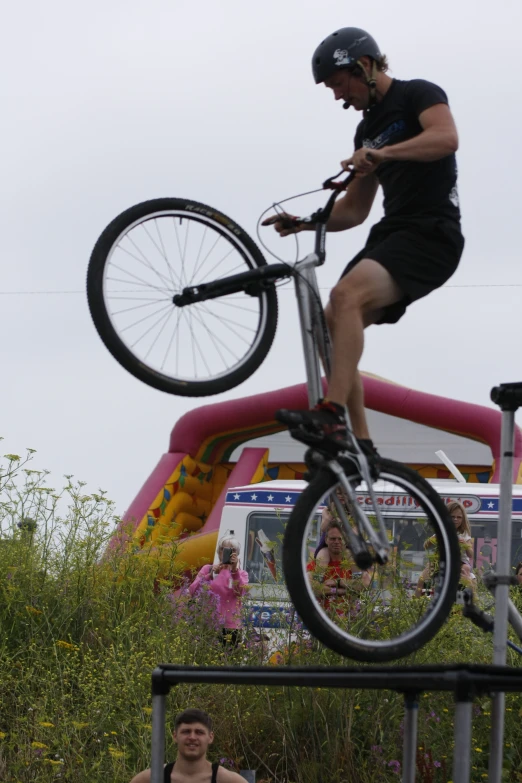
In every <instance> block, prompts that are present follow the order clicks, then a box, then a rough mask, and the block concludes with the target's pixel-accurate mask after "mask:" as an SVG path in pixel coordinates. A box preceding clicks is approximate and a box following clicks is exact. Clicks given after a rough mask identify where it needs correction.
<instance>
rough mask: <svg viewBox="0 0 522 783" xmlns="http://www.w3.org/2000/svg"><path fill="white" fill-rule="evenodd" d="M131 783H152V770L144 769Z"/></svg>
mask: <svg viewBox="0 0 522 783" xmlns="http://www.w3.org/2000/svg"><path fill="white" fill-rule="evenodd" d="M130 783H150V769H144V770H143V772H138V774H137V775H134V777H133V778H132V780H131V782H130Z"/></svg>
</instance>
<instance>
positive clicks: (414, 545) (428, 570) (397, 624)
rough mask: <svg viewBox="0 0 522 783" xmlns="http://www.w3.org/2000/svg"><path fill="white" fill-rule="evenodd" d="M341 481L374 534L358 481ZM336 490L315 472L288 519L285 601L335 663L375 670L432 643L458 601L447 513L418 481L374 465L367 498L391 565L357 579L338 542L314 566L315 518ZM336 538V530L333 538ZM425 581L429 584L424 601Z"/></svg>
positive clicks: (330, 479) (389, 466) (331, 480)
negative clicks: (380, 523) (349, 661)
mask: <svg viewBox="0 0 522 783" xmlns="http://www.w3.org/2000/svg"><path fill="white" fill-rule="evenodd" d="M347 478H348V480H349V481H350V483H351V485H352V487H354V489H356V490H357V502H358V503H359V505H360V507H361V508H362V510H363V511H364V513H365V514H366V516H367V518H368V520H369V521H370V523H371V524H372V526H374V527H376V519H375V515H374V513H373V512H374V509H373V505H372V501H371V498H370V496H369V493H368V489H367V486H366V485H365V484H364V483H363V482H362V480H361V478H360V476H359V475H357V474H355V475H350V476H347ZM338 488H339V482H338V479H337V478H336V477H335V476H334V474H333V473H331V472H330V471H328V470H327V469H323V470H321V471H320V472H318V473H317V474H316V476H315V477H314V478H313V479H312V481H311V483H310V484H309V485H308V487H307V488H306V489H305V491H304V492H303V493H302V495H301V496H300V498H299V500H298V502H297V503H296V505H295V507H294V510H293V512H292V514H291V517H290V520H289V522H288V525H287V529H286V532H285V538H284V544H283V566H284V573H285V579H286V584H287V587H288V591H289V593H290V596H291V598H292V601H293V603H294V605H295V608H296V610H297V612H298V614H299V615H300V617H301V619H302V621H303V623H304V624H305V626H306V627H307V628H308V629H309V631H310V632H311V633H312V634H313V635H314V636H315V637H316V638H317V639H319V641H321V642H322V643H323V644H325V645H326V646H327V647H330V649H332V650H334V651H335V652H337V653H340V654H341V655H344V656H346V657H348V658H353V659H355V660H357V661H368V662H375V663H377V662H385V661H390V660H393V659H396V658H400V657H402V656H404V655H408V654H409V653H411V652H413V651H415V650H417V649H418V648H419V647H422V645H424V644H425V643H426V642H427V641H429V640H430V639H431V638H432V637H433V636H434V635H435V633H436V632H437V631H438V630H439V628H440V627H441V626H442V624H443V623H444V621H445V620H446V618H447V616H448V614H449V612H450V609H451V606H452V604H453V602H454V600H455V597H456V591H457V586H458V580H459V572H460V568H459V560H460V557H459V546H458V540H457V534H456V532H455V527H454V525H453V523H452V521H451V519H450V517H449V514H448V512H447V508H446V505H445V504H444V503H443V501H442V500H441V498H440V497H439V495H438V494H437V493H436V492H435V490H434V489H433V488H432V487H431V486H430V485H429V484H428V482H427V481H425V479H423V478H422V477H421V476H419V474H418V473H416V472H415V471H413V470H411V469H410V468H407V467H406V466H404V465H401V464H399V463H396V462H392V461H391V460H386V459H382V460H381V472H380V476H379V479H378V480H377V481H376V482H375V484H374V486H373V490H374V493H375V498H376V502H377V503H378V505H379V508H380V509H381V513H382V516H383V518H384V521H385V525H386V530H387V534H388V538H389V541H390V544H391V553H390V559H389V561H388V563H387V564H386V565H377V564H374V565H373V566H372V567H371V568H370V569H369V570H368V571H361V570H360V569H359V568H358V567H357V566H356V565H355V562H354V561H353V560H352V558H351V555H350V552H349V550H348V549H347V548H345V544H344V541H345V540H346V539H344V541H343V545H342V549H341V550H340V554H337V555H336V554H335V546H334V542H329V543H328V546H327V548H326V550H325V551H323V556H322V558H321V557H320V556H319V557H318V558H316V559H314V558H313V551H314V549H315V546H316V543H317V539H318V525H319V523H320V518H321V512H322V509H324V508H325V506H326V505H330V498H331V497H332V496H333V493H335V492H336V490H337V489H338ZM345 506H346V508H347V514H346V516H347V519H348V520H349V523H350V524H352V525H353V517H352V518H351V520H350V512H349V509H348V506H347V504H346V503H345ZM332 508H333V506H332ZM372 514H373V515H372ZM329 535H330V534H329ZM335 535H336V536H337V537H339V531H335V529H334V531H331V536H332V537H333V538H335ZM327 540H328V539H327ZM332 552H333V555H332ZM321 560H322V561H323V563H322V564H321ZM425 582H429V583H430V590H429V595H426V592H427V591H426V590H425V589H423V587H424V583H425Z"/></svg>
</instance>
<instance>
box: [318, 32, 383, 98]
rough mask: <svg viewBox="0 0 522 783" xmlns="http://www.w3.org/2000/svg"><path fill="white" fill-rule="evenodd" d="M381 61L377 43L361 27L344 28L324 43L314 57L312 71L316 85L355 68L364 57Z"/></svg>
mask: <svg viewBox="0 0 522 783" xmlns="http://www.w3.org/2000/svg"><path fill="white" fill-rule="evenodd" d="M365 55H366V56H367V57H371V58H372V59H373V60H377V59H379V57H380V56H381V52H380V50H379V47H378V46H377V43H376V41H375V40H374V39H373V38H372V36H371V35H370V34H369V33H367V32H366V31H365V30H361V28H360V27H342V28H341V29H340V30H336V32H335V33H332V34H331V35H329V36H328V38H325V39H324V41H322V42H321V43H320V44H319V46H318V47H317V49H316V50H315V52H314V56H313V57H312V71H313V74H314V79H315V83H316V84H320V83H321V82H324V80H325V79H328V77H329V76H332V74H334V73H335V72H336V71H339V70H342V69H344V68H354V67H355V66H356V65H357V60H359V59H360V58H361V57H364V56H365Z"/></svg>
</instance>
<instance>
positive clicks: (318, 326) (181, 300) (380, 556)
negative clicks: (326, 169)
mask: <svg viewBox="0 0 522 783" xmlns="http://www.w3.org/2000/svg"><path fill="white" fill-rule="evenodd" d="M342 173H343V172H341V174H342ZM336 176H339V175H336ZM354 176H355V174H354V172H353V171H352V172H350V173H349V175H348V176H347V177H346V178H345V179H344V180H343V181H341V182H334V181H333V180H334V179H335V177H331V178H329V179H328V180H326V182H325V183H324V184H323V187H325V188H329V189H332V190H333V191H334V192H333V193H332V194H331V195H330V197H329V199H328V201H327V203H326V205H325V206H324V207H323V209H320V210H318V211H317V212H315V213H314V214H313V215H311V216H310V217H308V218H303V219H302V220H297V222H298V223H304V224H308V225H310V224H312V225H314V226H315V246H314V251H313V253H310V254H309V255H307V256H306V257H305V258H303V259H302V260H300V261H297V262H296V263H295V264H294V265H293V266H291V265H290V264H284V263H279V264H269V265H267V266H264V267H258V268H256V269H252V270H249V271H248V272H242V273H240V274H237V275H231V276H229V277H225V278H221V279H220V280H216V281H213V282H210V283H203V284H201V285H199V286H193V287H188V288H184V289H183V291H182V293H181V294H177V295H176V296H174V297H173V303H174V304H175V305H177V306H178V307H183V306H185V305H189V304H193V303H195V302H202V301H205V300H208V299H214V298H217V297H220V296H225V295H227V294H234V293H238V292H239V291H246V292H247V293H249V294H251V295H252V296H256V295H259V294H260V293H261V292H262V291H263V289H264V288H266V287H267V286H269V285H273V284H274V283H275V282H276V281H277V280H281V279H284V278H285V277H292V278H293V280H294V286H295V294H296V298H297V306H298V312H299V323H300V330H301V337H302V343H303V354H304V361H305V370H306V379H307V388H308V402H309V404H310V407H313V406H314V405H315V404H316V403H317V402H318V401H319V400H320V399H321V398H322V396H323V387H322V380H321V360H322V363H323V366H324V370H325V373H326V377H327V379H328V378H329V375H330V368H331V353H330V345H331V341H330V336H329V333H328V328H327V325H326V321H325V315H324V310H323V307H322V305H321V297H320V293H319V286H318V284H317V276H316V273H315V268H316V267H317V266H321V265H322V264H324V262H325V260H326V249H325V245H326V224H327V222H328V218H329V217H330V214H331V212H332V209H333V206H334V203H335V201H336V199H337V197H338V195H339V193H341V192H342V191H343V190H345V189H346V187H347V186H348V184H349V183H350V182H351V181H352V179H353V178H354ZM281 220H282V222H284V221H285V220H288V218H285V216H282V218H281ZM290 220H291V219H290ZM291 223H292V224H293V223H294V221H292V220H291ZM346 416H347V420H348V423H350V422H349V417H348V413H347V412H346ZM353 440H354V446H353V452H343V453H342V457H343V458H346V459H348V460H350V461H352V462H356V464H358V466H359V468H360V472H361V476H362V478H363V479H364V480H365V482H366V485H367V492H368V494H369V495H370V497H371V499H372V501H373V508H374V514H375V517H376V519H377V522H378V528H379V529H378V532H377V531H376V530H375V529H374V528H373V526H372V525H371V524H370V522H369V520H368V519H367V517H366V515H365V514H364V512H363V511H362V510H361V509H360V507H359V504H358V503H357V500H356V492H355V489H354V488H353V487H352V485H351V484H350V482H349V481H348V479H347V478H346V475H345V471H344V469H343V467H342V466H341V464H340V463H339V462H338V461H337V460H333V459H329V460H327V461H326V464H327V466H328V468H329V469H330V470H331V471H332V472H333V473H334V474H335V475H336V476H337V477H338V479H339V483H340V484H341V486H342V488H343V491H344V493H345V495H346V496H347V497H348V498H349V500H350V503H351V507H352V510H353V513H354V514H355V516H356V517H357V522H358V528H359V530H361V531H364V533H365V535H366V536H367V538H368V540H369V542H370V544H371V545H372V547H373V548H374V551H375V553H376V557H377V560H378V562H382V563H385V562H387V560H388V555H389V552H390V544H389V541H388V537H387V534H386V528H385V525H384V520H383V518H382V515H381V513H380V511H379V506H378V504H377V502H376V498H375V494H374V491H373V486H372V485H373V481H372V478H371V473H370V467H369V465H368V460H367V458H366V456H365V454H363V452H362V451H361V450H360V448H359V447H358V445H357V442H356V440H355V438H354V439H353ZM341 519H342V521H343V524H344V528H345V531H346V534H347V535H348V538H349V541H350V547H351V549H352V551H353V554H354V557H356V559H357V555H361V554H362V553H365V552H366V553H367V547H366V544H365V543H364V541H363V539H362V538H360V537H357V536H356V534H355V533H354V532H353V530H352V528H351V525H350V524H349V522H348V519H347V518H346V515H345V513H344V510H342V513H341ZM368 565H369V564H368Z"/></svg>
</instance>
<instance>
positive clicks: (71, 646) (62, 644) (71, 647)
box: [56, 641, 78, 650]
mask: <svg viewBox="0 0 522 783" xmlns="http://www.w3.org/2000/svg"><path fill="white" fill-rule="evenodd" d="M56 646H57V647H63V649H64V650H77V649H78V647H76V645H75V644H71V643H70V642H62V641H58V642H56Z"/></svg>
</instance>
